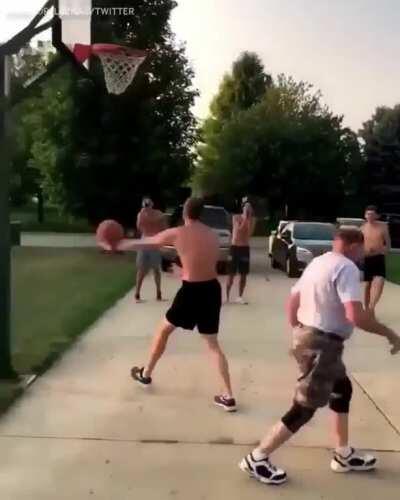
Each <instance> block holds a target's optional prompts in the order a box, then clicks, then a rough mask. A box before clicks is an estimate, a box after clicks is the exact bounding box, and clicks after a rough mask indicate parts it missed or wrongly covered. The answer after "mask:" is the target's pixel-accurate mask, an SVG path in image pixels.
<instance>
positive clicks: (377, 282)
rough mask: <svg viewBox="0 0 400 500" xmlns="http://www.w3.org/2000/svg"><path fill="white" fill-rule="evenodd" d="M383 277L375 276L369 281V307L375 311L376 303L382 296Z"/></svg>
mask: <svg viewBox="0 0 400 500" xmlns="http://www.w3.org/2000/svg"><path fill="white" fill-rule="evenodd" d="M384 286H385V279H384V278H382V277H381V276H375V277H374V279H373V280H372V283H371V298H370V301H369V309H370V310H371V311H375V308H376V305H377V304H378V302H379V300H380V298H381V297H382V292H383V288H384Z"/></svg>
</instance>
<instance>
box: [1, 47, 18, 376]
mask: <svg viewBox="0 0 400 500" xmlns="http://www.w3.org/2000/svg"><path fill="white" fill-rule="evenodd" d="M9 62H10V61H9V56H4V55H0V101H1V105H0V155H1V156H0V378H1V379H15V378H16V377H17V374H16V373H15V371H14V369H13V367H12V361H11V299H10V297H11V238H10V201H9V198H10V161H9V155H8V148H7V139H8V134H7V109H8V106H9V102H8V97H9V95H10V66H9Z"/></svg>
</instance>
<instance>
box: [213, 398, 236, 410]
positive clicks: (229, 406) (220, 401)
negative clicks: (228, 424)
mask: <svg viewBox="0 0 400 500" xmlns="http://www.w3.org/2000/svg"><path fill="white" fill-rule="evenodd" d="M214 404H215V405H216V406H220V407H221V408H223V409H224V410H225V411H228V412H234V411H236V409H237V408H236V401H235V400H234V399H233V398H227V397H226V396H215V398H214Z"/></svg>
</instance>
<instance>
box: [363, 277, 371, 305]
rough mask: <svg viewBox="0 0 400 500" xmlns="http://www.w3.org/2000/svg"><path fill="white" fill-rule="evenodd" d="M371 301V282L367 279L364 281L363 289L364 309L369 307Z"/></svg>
mask: <svg viewBox="0 0 400 500" xmlns="http://www.w3.org/2000/svg"><path fill="white" fill-rule="evenodd" d="M370 301H371V282H370V281H367V282H366V283H365V289H364V306H365V309H369V303H370Z"/></svg>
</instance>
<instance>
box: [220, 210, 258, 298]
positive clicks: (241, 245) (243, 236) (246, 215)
mask: <svg viewBox="0 0 400 500" xmlns="http://www.w3.org/2000/svg"><path fill="white" fill-rule="evenodd" d="M232 226H233V227H232V245H231V249H230V252H231V255H230V257H231V262H230V269H229V276H228V281H227V284H226V300H227V302H229V300H230V294H231V289H232V285H233V282H234V279H235V275H236V274H239V275H240V278H239V297H238V298H237V299H236V302H237V303H238V304H247V302H246V301H245V300H244V298H243V293H244V290H245V288H246V283H247V275H248V274H249V272H250V238H251V236H252V234H253V231H254V226H255V219H254V217H253V210H252V208H251V205H250V203H248V202H245V203H244V205H243V212H242V213H241V214H237V215H234V216H233V219H232Z"/></svg>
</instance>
